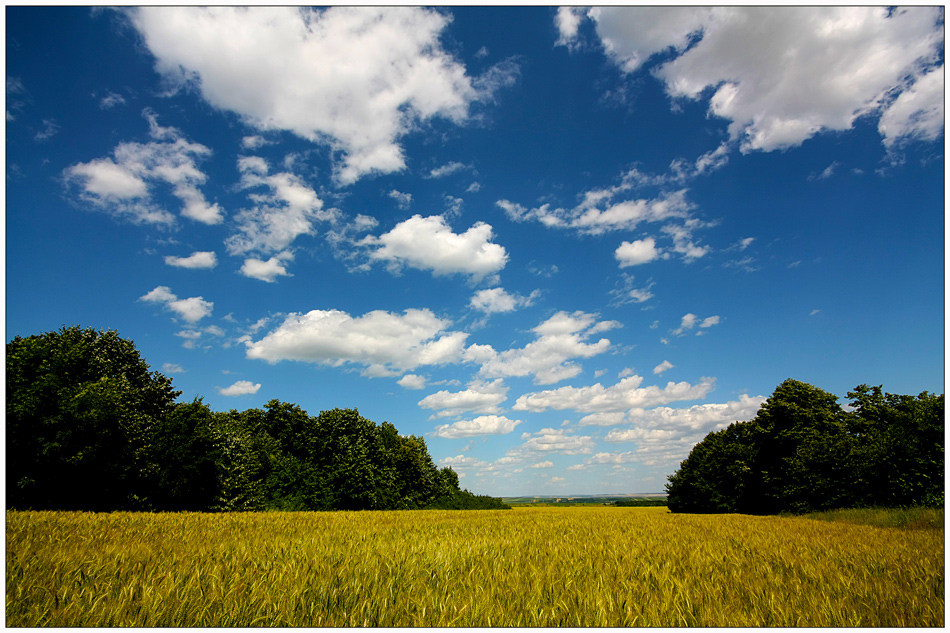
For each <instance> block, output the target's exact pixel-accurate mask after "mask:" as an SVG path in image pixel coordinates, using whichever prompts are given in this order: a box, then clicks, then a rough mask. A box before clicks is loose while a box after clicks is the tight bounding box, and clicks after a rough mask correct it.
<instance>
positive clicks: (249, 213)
mask: <svg viewBox="0 0 950 633" xmlns="http://www.w3.org/2000/svg"><path fill="white" fill-rule="evenodd" d="M238 170H239V171H240V172H241V188H242V189H245V190H248V189H250V190H259V189H261V188H263V189H265V190H266V193H252V194H250V196H249V197H250V199H251V201H252V202H254V203H255V206H253V207H252V208H249V209H244V210H242V211H241V212H240V213H238V214H237V216H236V217H235V222H236V225H237V230H238V232H237V233H235V234H234V235H232V236H230V237H228V238H227V239H226V240H225V245H226V246H227V249H228V252H229V253H230V254H231V255H244V254H246V253H249V252H259V253H263V254H270V253H275V252H278V251H283V250H285V249H286V248H287V247H288V246H290V244H291V243H292V242H293V241H294V240H296V239H297V238H298V237H299V236H301V235H313V234H314V233H315V228H314V223H315V222H318V221H332V220H335V219H336V218H337V217H338V212H337V211H335V210H332V209H331V210H324V209H323V201H322V200H321V199H320V198H319V197H318V196H317V194H316V192H315V191H314V190H313V189H312V188H311V187H309V186H307V185H306V184H305V183H304V182H303V181H302V180H301V179H300V178H298V177H297V176H295V175H294V174H291V173H287V172H280V173H276V174H273V175H270V174H268V171H269V167H268V164H267V161H265V160H264V159H263V158H261V157H259V156H245V157H242V158H241V159H239V160H238Z"/></svg>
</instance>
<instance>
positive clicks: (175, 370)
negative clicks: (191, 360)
mask: <svg viewBox="0 0 950 633" xmlns="http://www.w3.org/2000/svg"><path fill="white" fill-rule="evenodd" d="M162 371H163V372H165V373H166V374H184V373H186V372H185V370H184V369H183V368H182V366H181V365H179V364H177V363H164V364H162Z"/></svg>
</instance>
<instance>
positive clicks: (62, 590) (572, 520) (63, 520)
mask: <svg viewBox="0 0 950 633" xmlns="http://www.w3.org/2000/svg"><path fill="white" fill-rule="evenodd" d="M6 521H7V524H6V538H7V541H6V548H7V549H6V552H7V560H6V583H7V584H6V590H7V599H6V624H7V625H8V626H30V627H33V626H97V627H99V626H103V627H112V626H139V627H159V626H176V627H179V626H189V627H206V626H207V627H211V626H213V627H220V626H227V627H247V626H373V627H408V626H426V627H442V626H465V627H487V626H522V627H528V626H577V627H581V626H585V627H586V626H611V627H613V626H670V627H672V626H715V627H720V626H731V627H747V626H821V627H825V626H927V627H930V626H943V624H944V577H943V574H944V552H943V549H944V538H943V530H942V529H917V530H914V529H897V528H881V527H872V526H866V525H853V524H849V523H841V522H826V521H816V520H811V519H807V518H792V517H752V516H742V515H712V516H708V515H703V516H701V515H679V514H670V513H669V512H668V511H667V510H666V508H613V507H600V508H590V507H587V508H515V509H513V510H510V511H436V510H431V511H404V512H353V513H345V512H337V513H247V514H235V513H232V514H188V513H183V514H144V513H142V514H132V513H114V514H92V513H57V512H7V515H6Z"/></svg>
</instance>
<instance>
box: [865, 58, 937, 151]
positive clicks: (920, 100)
mask: <svg viewBox="0 0 950 633" xmlns="http://www.w3.org/2000/svg"><path fill="white" fill-rule="evenodd" d="M944 95H945V92H944V73H943V67H942V66H941V67H939V68H937V69H935V70H932V71H930V72H927V73H925V74H923V75H921V76H919V77H917V79H916V81H915V82H914V83H913V84H912V85H911V87H910V88H908V89H907V90H905V91H904V92H902V93H900V95H898V97H897V98H896V99H894V101H893V102H892V103H891V104H890V105H889V106H888V107H887V109H885V110H884V114H883V115H882V116H881V121H880V123H879V124H878V126H877V129H878V131H879V132H880V133H881V136H883V137H884V145H885V146H886V147H888V148H891V147H893V146H894V145H895V144H899V143H900V142H901V141H907V140H911V139H918V140H923V141H934V140H937V139H938V138H939V137H940V135H941V134H942V133H943V121H944V103H943V100H944Z"/></svg>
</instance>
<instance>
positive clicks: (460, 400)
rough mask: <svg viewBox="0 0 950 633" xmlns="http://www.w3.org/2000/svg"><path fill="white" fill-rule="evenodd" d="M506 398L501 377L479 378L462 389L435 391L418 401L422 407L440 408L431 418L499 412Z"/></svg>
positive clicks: (506, 394)
mask: <svg viewBox="0 0 950 633" xmlns="http://www.w3.org/2000/svg"><path fill="white" fill-rule="evenodd" d="M507 399H508V387H506V386H505V385H504V383H502V381H501V379H500V378H499V379H498V380H493V381H491V382H484V381H480V380H476V381H473V382H472V383H470V384H469V386H468V389H465V390H462V391H454V392H453V391H444V390H443V391H437V392H436V393H433V394H431V395H429V396H426V397H425V398H423V399H422V400H420V401H419V406H420V407H422V408H423V409H441V410H440V411H439V412H438V413H436V414H434V415H433V416H432V417H433V418H447V417H452V416H455V415H461V414H462V413H487V414H494V413H500V412H501V409H500V406H499V405H501V403H502V402H504V401H505V400H507Z"/></svg>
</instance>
